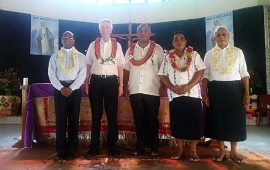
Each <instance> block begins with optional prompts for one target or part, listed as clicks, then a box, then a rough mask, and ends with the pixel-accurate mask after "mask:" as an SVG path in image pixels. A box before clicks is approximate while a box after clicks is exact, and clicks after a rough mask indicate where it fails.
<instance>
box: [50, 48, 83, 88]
mask: <svg viewBox="0 0 270 170" xmlns="http://www.w3.org/2000/svg"><path fill="white" fill-rule="evenodd" d="M77 52H78V51H77ZM64 59H65V65H66V68H72V67H73V66H74V62H73V52H72V49H64ZM48 76H49V79H50V81H51V83H52V85H53V86H54V87H55V88H56V89H57V90H61V89H62V88H63V87H64V86H63V85H62V84H61V83H60V81H70V80H73V81H74V82H73V83H72V84H71V85H70V86H69V87H70V88H71V89H72V90H76V89H79V88H80V87H81V85H82V84H83V82H84V80H85V78H86V61H85V55H84V54H82V53H80V52H78V64H77V67H76V68H75V70H74V71H73V72H71V73H70V74H68V73H64V72H62V69H61V66H60V61H59V56H58V53H57V52H56V53H54V54H52V56H51V58H50V61H49V66H48Z"/></svg>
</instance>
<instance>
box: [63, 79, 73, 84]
mask: <svg viewBox="0 0 270 170" xmlns="http://www.w3.org/2000/svg"><path fill="white" fill-rule="evenodd" d="M73 82H74V80H60V83H67V84H69V83H73Z"/></svg>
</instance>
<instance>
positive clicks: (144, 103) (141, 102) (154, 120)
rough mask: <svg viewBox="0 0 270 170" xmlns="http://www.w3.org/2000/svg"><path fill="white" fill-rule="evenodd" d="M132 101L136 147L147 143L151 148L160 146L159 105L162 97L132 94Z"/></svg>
mask: <svg viewBox="0 0 270 170" xmlns="http://www.w3.org/2000/svg"><path fill="white" fill-rule="evenodd" d="M130 103H131V108H132V112H133V118H134V121H135V127H136V135H137V141H136V146H135V147H136V149H138V150H139V149H141V148H143V147H144V146H145V144H147V146H148V147H149V148H150V149H151V150H157V149H158V147H159V136H158V131H159V121H158V113H159V105H160V97H159V96H152V95H146V94H132V95H130Z"/></svg>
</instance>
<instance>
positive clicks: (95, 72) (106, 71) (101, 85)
mask: <svg viewBox="0 0 270 170" xmlns="http://www.w3.org/2000/svg"><path fill="white" fill-rule="evenodd" d="M112 29H113V25H112V22H111V21H110V20H108V19H104V20H101V21H100V23H99V31H100V34H101V38H97V39H96V40H95V41H93V42H92V43H91V44H90V45H89V48H88V51H87V54H86V61H87V76H86V79H85V92H86V93H87V94H88V95H89V100H90V104H91V111H92V131H91V144H90V145H89V151H88V152H87V154H85V155H84V157H85V158H86V159H91V158H92V157H93V156H95V155H97V154H98V153H99V145H100V140H99V138H100V126H101V122H100V121H101V118H102V113H103V101H104V108H105V112H106V116H107V120H108V135H107V147H108V149H109V154H110V155H112V156H114V157H121V153H120V151H119V150H118V148H117V146H116V143H117V141H118V128H117V109H118V97H119V96H121V95H122V94H123V64H125V58H124V54H123V52H122V47H121V45H120V44H119V43H118V42H116V40H115V38H110V36H111V33H112ZM89 80H90V84H88V83H89Z"/></svg>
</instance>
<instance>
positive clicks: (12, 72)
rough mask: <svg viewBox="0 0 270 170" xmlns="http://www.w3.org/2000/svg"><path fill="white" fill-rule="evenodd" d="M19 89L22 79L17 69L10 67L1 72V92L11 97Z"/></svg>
mask: <svg viewBox="0 0 270 170" xmlns="http://www.w3.org/2000/svg"><path fill="white" fill-rule="evenodd" d="M19 89H20V77H19V75H18V70H17V69H15V68H14V67H9V68H7V69H5V70H4V71H1V72H0V90H1V91H3V92H4V93H5V95H11V94H12V93H13V92H15V91H17V90H19Z"/></svg>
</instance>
